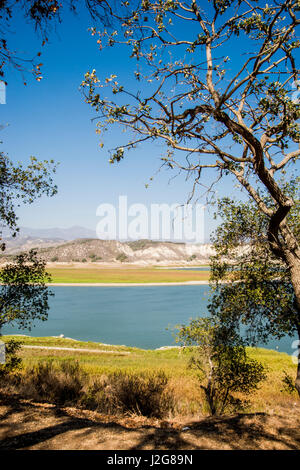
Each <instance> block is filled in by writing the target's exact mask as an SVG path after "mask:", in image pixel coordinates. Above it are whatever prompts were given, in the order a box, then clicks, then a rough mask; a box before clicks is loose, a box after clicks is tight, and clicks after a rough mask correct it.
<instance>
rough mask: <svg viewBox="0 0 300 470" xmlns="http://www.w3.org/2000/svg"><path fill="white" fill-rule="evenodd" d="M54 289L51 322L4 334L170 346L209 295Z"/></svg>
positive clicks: (192, 289) (277, 344)
mask: <svg viewBox="0 0 300 470" xmlns="http://www.w3.org/2000/svg"><path fill="white" fill-rule="evenodd" d="M51 290H52V291H53V292H54V293H55V297H51V298H50V311H49V314H48V320H47V321H45V322H42V321H36V322H35V323H34V325H35V326H34V327H33V328H32V330H31V331H28V330H18V329H17V328H13V327H11V326H6V327H4V328H3V329H2V334H22V333H23V334H29V335H32V336H59V335H60V334H63V335H64V336H66V337H69V338H74V339H78V340H82V341H95V342H101V343H106V344H122V345H126V346H136V347H139V348H143V349H154V348H159V347H161V346H170V345H174V344H175V342H174V336H173V335H174V333H175V332H176V330H174V327H175V325H177V324H182V323H188V321H189V319H190V318H195V317H197V316H205V315H206V313H207V309H206V306H207V303H208V295H209V286H208V285H194V286H189V285H182V286H165V285H164V286H137V287H135V286H132V287H96V286H95V287H92V286H80V287H77V286H76V287H75V286H67V287H65V286H55V287H54V286H53V287H51ZM166 328H171V329H168V330H167V329H166ZM172 328H173V329H172ZM292 341H293V340H292V339H291V338H288V337H287V338H283V339H282V340H280V341H277V340H275V341H271V342H270V343H268V346H267V347H269V348H270V349H277V350H279V351H283V352H287V353H288V354H292V353H293V350H292V346H291V345H292ZM265 347H266V346H265Z"/></svg>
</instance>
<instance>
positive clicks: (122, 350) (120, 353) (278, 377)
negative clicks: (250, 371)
mask: <svg viewBox="0 0 300 470" xmlns="http://www.w3.org/2000/svg"><path fill="white" fill-rule="evenodd" d="M16 338H17V339H18V340H20V339H21V340H22V343H23V344H24V345H26V346H29V345H32V346H51V347H54V346H56V347H68V348H70V347H71V348H80V349H92V350H99V352H98V353H95V352H84V351H83V352H82V351H78V352H76V351H68V350H59V349H57V350H55V349H53V350H47V349H35V348H34V349H30V348H26V349H25V348H24V349H22V350H21V352H20V357H21V358H22V362H23V370H21V372H20V374H21V375H22V374H23V375H27V373H28V375H30V374H31V373H32V370H33V368H34V367H36V366H37V365H38V363H39V362H40V361H42V362H43V363H44V364H45V363H49V362H51V361H52V363H53V366H54V367H55V368H60V365H61V364H62V363H63V362H64V361H66V360H67V361H71V362H72V361H74V360H77V361H78V362H79V365H80V368H82V369H83V371H84V372H85V373H87V374H88V376H89V377H90V380H91V383H92V381H93V380H95V381H98V380H100V377H102V379H101V380H108V379H107V377H109V376H113V375H118V374H120V373H123V374H125V375H126V376H130V377H132V376H134V377H136V376H141V377H143V376H148V377H149V376H150V377H151V376H153V375H155V374H157V372H158V371H160V373H164V374H165V375H166V377H167V378H168V384H167V386H166V389H165V393H170V394H171V396H172V398H170V400H172V403H173V405H172V407H174V409H173V413H174V414H194V413H198V414H199V413H202V412H203V411H205V406H204V398H203V393H202V392H201V390H200V389H199V380H198V376H197V373H196V371H195V370H193V369H190V368H189V367H188V364H189V361H190V359H191V357H192V355H193V352H192V350H191V351H186V353H185V354H183V353H182V349H181V348H172V349H165V350H142V349H138V348H131V347H126V346H108V345H102V344H101V343H93V342H81V341H75V340H70V339H66V338H34V337H27V336H23V337H19V336H17V337H15V336H3V340H4V341H5V342H7V341H9V340H10V339H16ZM101 351H105V352H101ZM128 353H129V354H128ZM247 353H248V355H249V357H250V358H251V359H253V360H256V361H259V362H261V363H262V364H263V366H264V367H266V368H267V369H268V376H267V380H265V381H264V382H262V385H261V387H260V389H259V390H257V391H256V392H254V393H253V395H252V400H251V402H252V405H251V409H252V410H254V411H257V412H259V411H267V410H268V409H269V408H270V407H271V408H272V409H274V408H276V406H277V405H278V406H281V405H284V404H285V403H290V402H291V403H292V402H294V401H295V399H297V398H296V397H297V395H296V394H295V393H294V392H293V393H292V394H290V393H289V392H288V391H283V392H280V391H281V390H283V389H284V386H283V382H284V374H283V372H282V371H283V370H284V371H286V373H287V374H288V375H290V376H291V377H292V378H293V379H294V377H295V374H296V369H297V367H296V365H294V364H293V363H292V361H291V357H290V356H288V355H287V354H285V353H278V352H276V351H272V350H268V349H262V348H247ZM26 380H27V379H26ZM237 396H238V397H241V398H245V397H244V396H243V394H241V393H238V394H237Z"/></svg>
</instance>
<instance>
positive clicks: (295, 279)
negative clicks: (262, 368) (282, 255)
mask: <svg viewBox="0 0 300 470" xmlns="http://www.w3.org/2000/svg"><path fill="white" fill-rule="evenodd" d="M290 273H291V280H292V284H293V287H294V292H295V300H296V308H297V310H298V324H297V331H298V338H299V340H300V261H299V258H298V257H294V256H293V257H291V259H290ZM295 387H296V390H297V392H298V394H299V396H300V344H299V353H298V367H297V376H296V381H295Z"/></svg>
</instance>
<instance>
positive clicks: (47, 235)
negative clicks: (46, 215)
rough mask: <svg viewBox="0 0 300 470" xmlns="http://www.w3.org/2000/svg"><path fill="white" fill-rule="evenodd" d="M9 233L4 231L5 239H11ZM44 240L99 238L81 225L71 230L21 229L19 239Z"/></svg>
mask: <svg viewBox="0 0 300 470" xmlns="http://www.w3.org/2000/svg"><path fill="white" fill-rule="evenodd" d="M9 235H10V234H9V232H8V231H7V230H3V237H4V238H6V237H9ZM28 237H30V238H42V239H47V240H49V239H50V240H53V239H58V240H66V241H70V240H76V239H77V238H97V235H96V230H91V229H88V228H85V227H80V226H79V225H78V226H76V225H74V227H70V228H58V227H56V228H29V227H20V231H19V233H18V235H17V238H28Z"/></svg>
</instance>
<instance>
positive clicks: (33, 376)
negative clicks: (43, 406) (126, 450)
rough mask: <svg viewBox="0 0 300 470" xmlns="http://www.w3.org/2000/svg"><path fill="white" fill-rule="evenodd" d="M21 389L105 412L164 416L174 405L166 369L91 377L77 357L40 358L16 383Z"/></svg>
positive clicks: (31, 394)
mask: <svg viewBox="0 0 300 470" xmlns="http://www.w3.org/2000/svg"><path fill="white" fill-rule="evenodd" d="M14 385H15V387H16V388H17V390H18V392H19V393H21V394H22V395H24V396H26V397H28V398H31V399H34V400H42V401H48V402H51V403H55V404H58V405H73V406H74V405H75V406H76V405H77V406H81V407H85V408H88V409H93V410H95V409H96V410H98V411H99V412H102V413H110V414H116V413H120V414H128V413H136V414H140V415H143V416H147V417H156V418H161V417H163V416H164V415H165V414H166V413H167V412H168V411H171V410H172V409H173V408H174V403H173V401H174V400H173V398H172V396H171V394H170V393H168V391H167V385H168V377H167V376H166V375H165V374H164V373H163V372H158V373H153V374H150V373H149V374H139V375H138V374H131V375H130V374H127V373H124V372H115V373H113V374H110V375H101V376H99V377H94V378H91V377H90V376H89V375H88V374H87V373H86V372H85V371H84V370H83V369H82V368H81V367H80V365H79V363H78V362H77V361H62V362H61V363H59V364H58V363H55V362H54V361H53V360H50V361H47V362H42V361H41V362H39V363H38V364H37V365H35V366H34V367H31V368H28V369H27V370H26V373H25V374H20V375H19V376H18V377H17V378H16V380H15V383H14Z"/></svg>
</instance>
